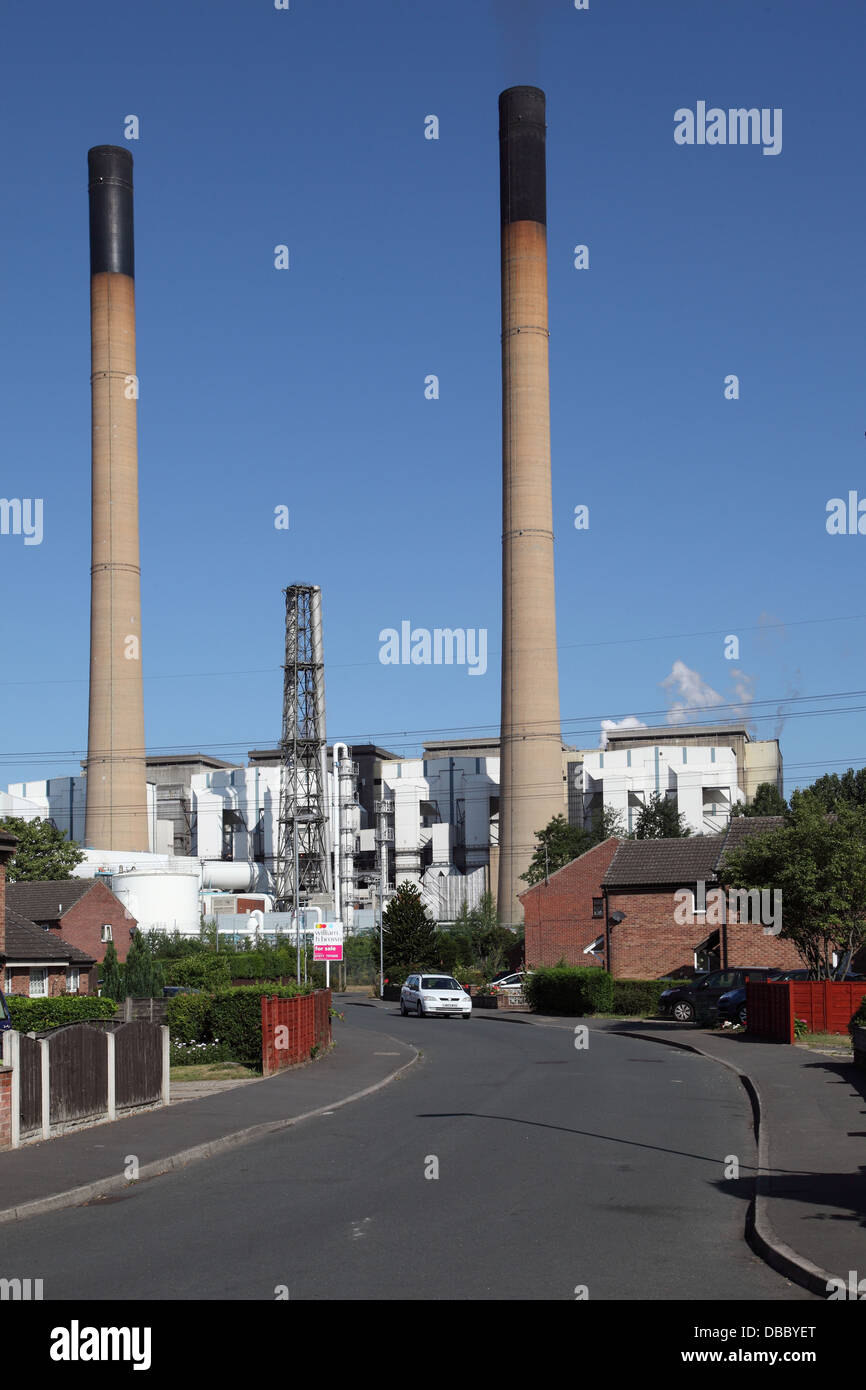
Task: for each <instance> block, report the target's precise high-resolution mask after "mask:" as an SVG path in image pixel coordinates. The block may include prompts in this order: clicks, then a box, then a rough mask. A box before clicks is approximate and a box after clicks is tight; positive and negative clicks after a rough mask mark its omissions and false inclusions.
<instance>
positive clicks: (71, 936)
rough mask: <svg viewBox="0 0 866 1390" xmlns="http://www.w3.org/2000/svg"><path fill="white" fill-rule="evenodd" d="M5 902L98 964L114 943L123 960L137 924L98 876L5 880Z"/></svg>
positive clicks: (119, 958) (120, 958) (118, 957)
mask: <svg viewBox="0 0 866 1390" xmlns="http://www.w3.org/2000/svg"><path fill="white" fill-rule="evenodd" d="M6 901H7V903H8V905H9V907H12V908H14V909H15V911H16V912H17V913H19V914H20V915H21V916H22V917H26V918H27V919H28V921H30V922H35V923H36V925H37V926H39V927H44V928H45V929H46V931H48V932H49V933H50V934H51V935H52V936H53V937H54V938H55V940H60V939H62V940H63V941H65V942H67V943H68V944H69V945H71V946H77V947H78V949H79V951H83V952H84V954H85V955H86V956H88V957H90V959H91V960H94V961H96V962H98V963H100V964H101V962H102V961H103V960H104V958H105V948H106V946H107V945H108V943H109V941H113V942H114V946H115V950H116V951H117V959H118V960H119V961H125V960H126V957H127V955H128V953H129V944H130V941H131V940H132V933H133V931H134V930H135V928H136V927H137V926H138V922H137V920H136V918H135V917H132V916H131V915H130V914H129V912H127V910H126V908H125V907H124V906H123V903H122V902H121V901H120V899H119V898H117V897H115V895H114V894H113V893H112V891H111V889H110V888H109V887H108V885H107V884H105V883H103V881H102V879H98V878H69V879H49V880H47V881H46V882H44V883H7V885H6Z"/></svg>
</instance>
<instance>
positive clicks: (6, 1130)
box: [0, 1066, 12, 1149]
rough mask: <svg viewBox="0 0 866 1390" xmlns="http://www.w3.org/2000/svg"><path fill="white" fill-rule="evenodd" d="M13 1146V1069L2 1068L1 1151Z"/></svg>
mask: <svg viewBox="0 0 866 1390" xmlns="http://www.w3.org/2000/svg"><path fill="white" fill-rule="evenodd" d="M11 1145H12V1068H11V1067H2V1066H0V1149H8V1148H10V1147H11Z"/></svg>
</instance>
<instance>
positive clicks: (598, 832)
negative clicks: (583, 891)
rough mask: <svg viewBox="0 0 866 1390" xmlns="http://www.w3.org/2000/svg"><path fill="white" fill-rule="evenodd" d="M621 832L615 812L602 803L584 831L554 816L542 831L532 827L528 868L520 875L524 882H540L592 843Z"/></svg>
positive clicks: (621, 828) (617, 815) (563, 817)
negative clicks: (602, 805)
mask: <svg viewBox="0 0 866 1390" xmlns="http://www.w3.org/2000/svg"><path fill="white" fill-rule="evenodd" d="M622 834H624V831H623V826H622V821H621V820H620V817H619V814H618V813H617V812H616V811H614V810H613V809H612V808H611V807H610V806H604V807H602V809H601V810H600V811H596V812H595V813H594V814H593V817H592V826H591V828H590V829H589V830H585V829H584V828H583V826H582V825H569V823H568V821H567V820H566V819H565V816H564V815H561V814H560V815H558V816H554V817H553V820H551V821H549V822H548V823H547V825H546V826H545V827H544V829H543V830H536V832H535V838H536V840H537V841H538V844H537V845H536V847H535V851H534V853H533V856H532V860H531V862H530V865H529V868H528V869H527V870H526V873H525V874H521V875H520V877H521V878H522V879H524V881H525V882H526V883H529V884H533V883H541V881H542V879H544V878H547V877H548V875H549V874H552V873H555V872H556V870H557V869H562V868H563V867H564V866H565V865H566V864H570V863H571V861H572V859H578V858H579V857H580V855H581V854H586V851H587V850H588V849H592V847H593V845H599V844H601V842H602V841H603V840H609V839H610V838H611V836H617V835H622Z"/></svg>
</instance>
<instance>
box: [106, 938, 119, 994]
mask: <svg viewBox="0 0 866 1390" xmlns="http://www.w3.org/2000/svg"><path fill="white" fill-rule="evenodd" d="M102 994H103V997H104V998H105V999H114V1000H115V1001H117V1000H120V999H123V997H124V989H123V983H122V975H121V968H120V963H119V961H118V959H117V950H116V948H115V945H114V942H113V941H109V943H108V945H107V946H106V948H105V956H104V959H103V961H102Z"/></svg>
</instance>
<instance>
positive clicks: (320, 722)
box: [276, 584, 331, 911]
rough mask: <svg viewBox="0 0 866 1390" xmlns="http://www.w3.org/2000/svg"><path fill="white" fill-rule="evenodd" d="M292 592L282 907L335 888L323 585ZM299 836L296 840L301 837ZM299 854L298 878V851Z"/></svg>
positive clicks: (283, 745)
mask: <svg viewBox="0 0 866 1390" xmlns="http://www.w3.org/2000/svg"><path fill="white" fill-rule="evenodd" d="M284 593H285V595H286V661H285V666H284V667H283V671H284V680H283V730H282V737H281V739H280V832H279V845H278V849H277V873H276V879H277V884H276V888H277V893H276V896H277V907H278V908H279V909H280V910H281V911H288V910H291V908H292V907H293V906H294V901H295V891H296V889H297V895H298V903H299V905H300V906H301V907H303V906H305V905H306V904H307V903H309V902H310V901H311V900H312V899H315V897H316V895H319V896H320V897H321V896H322V895H325V894H328V895H329V894H330V893H331V859H330V853H329V845H328V804H327V798H326V795H325V789H326V780H325V779H326V761H325V760H326V755H327V744H326V737H325V666H324V660H323V651H322V591H321V589H320V588H319V586H318V585H315V584H292V585H290V586H289V588H287V589H285V590H284ZM296 834H297V841H296V839H295V836H296ZM296 853H297V861H298V868H297V884H296V882H295V854H296Z"/></svg>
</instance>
